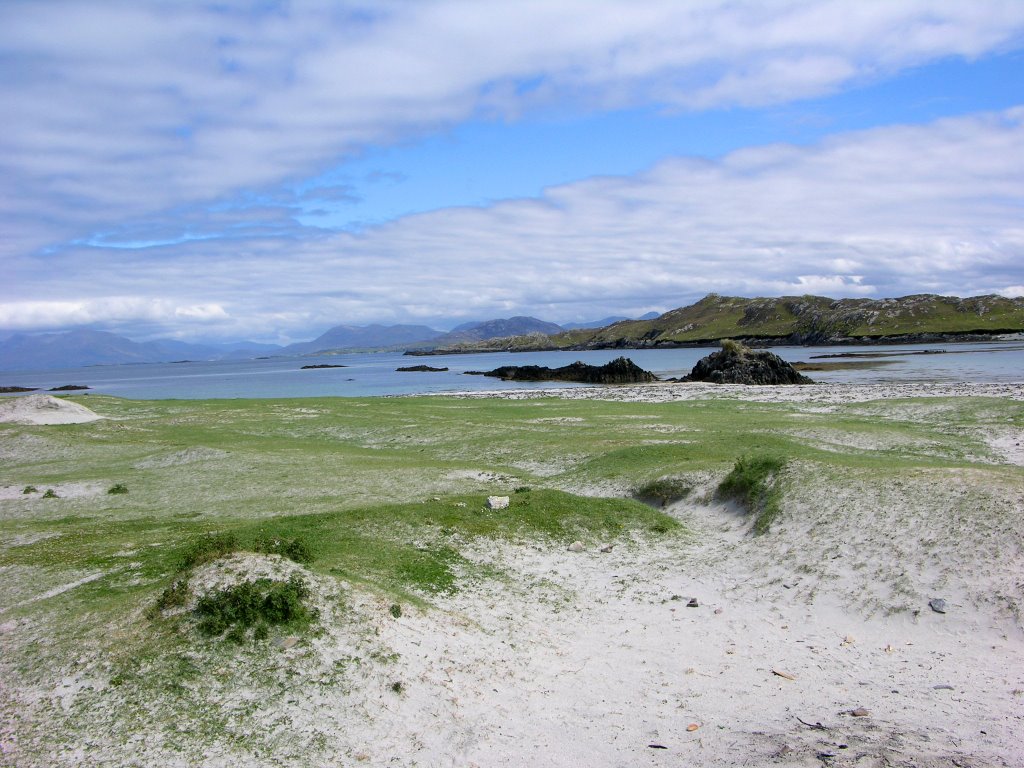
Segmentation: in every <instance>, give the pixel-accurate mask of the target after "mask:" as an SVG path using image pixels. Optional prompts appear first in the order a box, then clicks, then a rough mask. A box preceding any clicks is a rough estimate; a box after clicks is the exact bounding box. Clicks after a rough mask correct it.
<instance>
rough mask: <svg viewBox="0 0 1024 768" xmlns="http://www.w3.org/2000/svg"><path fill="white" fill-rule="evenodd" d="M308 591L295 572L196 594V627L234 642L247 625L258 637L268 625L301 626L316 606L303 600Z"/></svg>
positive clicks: (242, 635)
mask: <svg viewBox="0 0 1024 768" xmlns="http://www.w3.org/2000/svg"><path fill="white" fill-rule="evenodd" d="M309 595H310V591H309V586H308V585H307V584H306V582H305V581H304V580H303V579H302V577H301V576H299V575H298V574H292V576H291V577H289V579H288V580H287V581H282V580H279V579H267V578H262V579H255V580H246V581H243V582H240V583H238V584H234V585H232V586H230V587H225V588H224V589H218V590H216V591H213V592H210V593H209V594H207V595H203V596H202V597H200V598H199V600H198V601H197V602H196V607H195V608H194V609H193V615H194V616H195V617H196V619H197V623H196V628H197V629H198V630H199V631H200V632H201V633H203V634H204V635H208V636H211V637H217V636H221V635H224V636H225V637H226V639H228V640H232V641H235V642H240V641H242V640H244V639H245V638H246V636H247V633H248V630H249V629H252V630H253V635H254V637H255V638H256V639H259V638H261V637H266V636H267V628H268V627H272V626H276V627H289V628H304V627H306V626H308V625H309V624H310V623H311V622H312V621H314V620H315V619H316V618H317V611H316V609H315V608H310V607H309V606H308V605H307V604H306V600H307V598H308V597H309Z"/></svg>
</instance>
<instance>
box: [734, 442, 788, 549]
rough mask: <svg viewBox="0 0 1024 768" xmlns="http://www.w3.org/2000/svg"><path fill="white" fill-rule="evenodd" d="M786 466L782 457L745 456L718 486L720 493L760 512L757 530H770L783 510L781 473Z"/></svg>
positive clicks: (748, 508) (753, 510)
mask: <svg viewBox="0 0 1024 768" xmlns="http://www.w3.org/2000/svg"><path fill="white" fill-rule="evenodd" d="M785 466H786V460H785V459H784V458H782V457H781V456H774V455H770V454H762V455H757V456H741V457H740V458H738V459H737V460H736V464H735V465H734V466H733V468H732V471H730V472H729V474H728V475H726V476H725V479H724V480H722V482H721V483H720V484H719V486H718V491H717V495H718V497H719V498H723V499H735V500H736V501H738V502H740V503H741V504H742V505H743V506H744V507H746V509H747V511H748V512H750V513H751V514H754V515H756V516H757V517H756V519H755V520H754V533H755V534H756V535H761V534H763V533H767V532H768V529H769V528H770V527H771V524H772V522H773V521H774V520H775V518H776V517H778V515H779V512H780V511H781V503H782V488H781V486H780V485H779V482H778V476H779V474H780V473H781V472H782V470H783V468H785Z"/></svg>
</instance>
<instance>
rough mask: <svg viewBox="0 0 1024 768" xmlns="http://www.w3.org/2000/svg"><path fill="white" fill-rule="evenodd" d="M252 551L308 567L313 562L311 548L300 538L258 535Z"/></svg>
mask: <svg viewBox="0 0 1024 768" xmlns="http://www.w3.org/2000/svg"><path fill="white" fill-rule="evenodd" d="M253 551H255V552H260V553H262V554H264V555H280V556H281V557H286V558H288V559H289V560H291V561H293V562H296V563H300V564H302V565H309V564H310V563H312V562H313V560H314V555H313V550H312V548H310V546H309V543H308V542H307V541H306V540H305V539H304V538H302V537H301V536H293V537H291V538H285V537H281V536H270V535H266V534H260V535H258V536H257V537H256V541H255V543H254V544H253Z"/></svg>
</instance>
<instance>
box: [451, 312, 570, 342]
mask: <svg viewBox="0 0 1024 768" xmlns="http://www.w3.org/2000/svg"><path fill="white" fill-rule="evenodd" d="M564 330H565V328H563V327H562V326H560V325H556V324H555V323H549V322H546V321H545V320H538V319H537V318H536V317H524V316H522V315H519V316H516V317H509V318H502V319H497V320H484V321H482V322H478V323H463V324H462V325H458V326H456V327H455V328H453V329H452V331H451V333H446V334H445V335H443V336H440V337H438V338H436V339H434V343H435V344H462V343H467V342H469V343H471V342H475V341H487V340H489V339H499V338H506V337H508V336H526V335H530V334H540V335H543V336H551V335H552V334H556V333H562V332H563V331H564Z"/></svg>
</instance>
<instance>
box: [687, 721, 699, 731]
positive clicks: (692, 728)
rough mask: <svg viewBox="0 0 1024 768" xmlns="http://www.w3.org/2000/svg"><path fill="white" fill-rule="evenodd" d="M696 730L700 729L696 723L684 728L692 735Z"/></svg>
mask: <svg viewBox="0 0 1024 768" xmlns="http://www.w3.org/2000/svg"><path fill="white" fill-rule="evenodd" d="M698 728H700V725H699V724H697V723H690V724H689V725H688V726H686V730H687V731H689V732H690V733H693V732H694V731H696V730H697V729H698Z"/></svg>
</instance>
